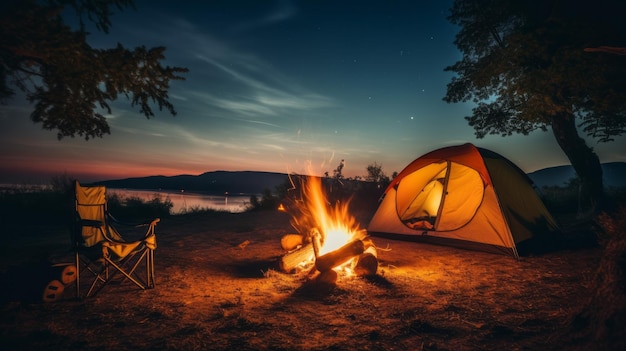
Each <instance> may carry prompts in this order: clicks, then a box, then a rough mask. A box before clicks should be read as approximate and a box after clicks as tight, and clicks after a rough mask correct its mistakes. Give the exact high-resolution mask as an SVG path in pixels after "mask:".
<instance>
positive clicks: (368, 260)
mask: <svg viewBox="0 0 626 351" xmlns="http://www.w3.org/2000/svg"><path fill="white" fill-rule="evenodd" d="M377 270H378V253H377V252H376V247H375V246H370V247H368V248H367V249H365V251H364V252H363V253H362V254H361V255H359V256H358V257H356V258H355V259H354V260H353V261H352V271H353V272H354V274H356V275H358V276H371V275H375V274H376V271H377Z"/></svg>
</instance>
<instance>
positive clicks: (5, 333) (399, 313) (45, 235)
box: [0, 211, 601, 351]
mask: <svg viewBox="0 0 626 351" xmlns="http://www.w3.org/2000/svg"><path fill="white" fill-rule="evenodd" d="M365 224H366V223H365ZM21 230H22V231H23V232H22V233H21V234H19V233H18V234H19V235H18V238H19V239H14V240H13V241H9V242H8V244H6V245H4V247H3V248H2V252H1V255H0V257H1V258H0V263H1V265H0V269H2V272H3V276H4V278H3V280H4V286H3V287H2V290H3V293H4V294H3V295H4V296H5V297H4V298H3V299H2V301H0V302H1V306H0V311H1V312H0V313H1V317H0V350H21V351H23V350H103V351H104V350H505V349H506V350H556V349H565V350H567V349H588V345H586V344H585V340H576V339H575V338H574V337H573V335H571V334H570V330H571V329H570V328H571V327H570V322H571V318H572V316H573V315H574V314H575V313H576V312H577V311H578V310H579V309H580V307H581V305H582V304H583V303H584V302H585V301H586V299H587V298H588V296H589V289H590V285H589V284H590V281H591V279H592V276H593V275H594V272H595V270H596V268H597V265H598V262H599V260H600V257H601V250H600V249H598V248H584V249H576V250H561V251H558V252H553V253H548V254H544V255H541V256H536V257H523V258H521V259H520V260H519V261H516V260H515V259H513V258H511V257H507V256H502V255H497V254H491V253H482V252H474V251H466V250H461V249H456V248H450V247H444V246H434V245H427V244H420V243H412V242H405V241H394V240H389V239H383V238H377V237H374V238H373V241H374V244H375V245H376V246H377V247H378V248H379V249H380V250H379V252H378V258H379V268H378V273H377V274H376V275H375V276H373V277H370V278H359V277H348V276H344V275H341V274H340V275H339V277H338V280H337V282H336V284H335V285H332V286H328V285H321V284H315V283H314V282H313V281H311V276H310V275H308V274H307V272H300V273H296V274H286V273H282V272H281V271H280V270H279V269H278V261H279V259H280V257H281V256H282V255H283V254H284V252H283V251H282V249H281V247H280V238H281V237H282V236H283V235H284V234H287V233H293V229H292V227H291V225H290V224H289V217H288V215H287V214H285V213H281V212H278V211H276V212H273V211H263V212H251V213H242V214H227V213H221V214H207V215H193V216H175V217H171V218H168V219H164V220H163V221H162V222H161V223H160V224H159V226H158V227H157V237H158V248H157V250H156V253H155V262H156V274H157V275H156V288H155V289H151V290H145V291H141V290H139V289H137V288H136V287H135V286H134V285H131V284H128V283H127V282H126V283H124V284H119V285H109V286H106V287H105V288H104V289H103V290H101V291H100V292H99V293H98V294H97V295H96V296H95V297H91V298H88V299H84V300H77V299H75V298H73V297H72V291H73V289H72V287H71V286H69V287H67V288H66V292H65V294H64V296H63V298H62V299H60V300H58V301H55V302H51V303H42V302H40V301H37V299H36V298H32V299H31V298H28V297H29V296H31V295H29V294H30V293H32V292H33V291H35V293H34V294H33V295H32V296H36V297H38V296H40V295H38V294H40V291H41V290H37V289H35V288H33V289H34V290H32V291H26V290H25V289H26V288H28V287H39V286H40V285H37V284H35V283H33V282H34V281H37V279H39V280H42V278H41V277H39V276H38V275H37V274H36V273H33V270H32V269H31V270H30V271H29V270H25V269H24V268H23V267H33V265H35V264H36V262H48V261H52V262H62V261H64V260H68V258H69V257H71V255H70V254H69V253H68V251H67V249H68V246H69V239H68V237H67V236H68V233H67V231H64V230H63V229H62V228H56V229H51V228H30V229H24V228H22V229H21ZM246 240H248V241H249V244H248V245H247V246H245V247H244V248H241V247H239V244H241V243H243V242H245V241H246ZM20 269H21V270H20ZM16 272H18V273H16ZM27 282H31V283H27ZM42 284H43V283H42Z"/></svg>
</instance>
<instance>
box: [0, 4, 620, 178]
mask: <svg viewBox="0 0 626 351" xmlns="http://www.w3.org/2000/svg"><path fill="white" fill-rule="evenodd" d="M451 3H452V1H449V0H446V1H440V0H431V1H412V0H407V1H362V0H361V1H328V0H321V1H295V0H294V1H287V0H286V1H252V0H250V1H238V0H237V1H236V0H219V1H206V2H197V3H196V2H193V3H192V5H189V4H187V3H186V2H173V1H170V2H166V1H148V0H145V1H143V0H138V1H136V2H135V4H136V7H137V10H136V11H135V10H126V11H125V12H122V13H119V14H116V15H115V16H113V18H112V23H113V26H112V29H111V31H110V33H109V34H108V35H104V34H100V33H94V34H93V35H91V36H90V37H89V42H90V44H92V45H93V46H102V47H113V46H115V45H116V44H117V42H120V43H122V44H123V45H124V46H126V47H128V48H132V47H135V46H138V45H146V46H148V47H153V46H166V47H167V51H166V53H165V54H166V56H167V62H166V63H167V64H169V65H172V66H183V67H187V68H189V69H190V71H189V73H187V74H186V78H187V80H186V81H183V82H174V83H173V85H172V88H171V90H170V97H171V101H172V102H173V103H174V106H175V108H176V110H177V111H178V115H177V116H171V115H169V114H168V113H166V112H162V113H158V114H157V116H156V117H155V118H153V119H150V120H147V119H146V118H145V117H144V116H143V115H141V114H140V113H139V112H138V109H135V110H132V109H131V108H130V104H129V102H128V101H126V100H123V99H121V100H119V101H118V102H116V103H114V104H113V105H112V107H113V111H112V114H111V115H108V116H107V118H108V121H109V123H110V126H111V134H110V135H106V136H105V137H104V138H102V139H96V140H89V141H85V140H84V139H81V138H75V139H72V138H64V139H63V140H61V141H58V140H57V138H56V131H44V130H42V129H41V126H40V125H36V124H33V123H32V122H31V121H30V119H29V114H30V112H31V107H30V106H29V105H28V104H26V103H25V102H24V100H23V99H20V98H16V99H14V100H12V101H10V103H9V104H8V105H4V106H0V183H36V182H47V181H49V180H50V178H51V177H52V176H54V175H61V174H67V175H69V176H72V177H77V178H78V179H79V180H81V181H95V180H105V179H117V178H126V177H137V176H150V175H168V176H169V175H178V174H194V175H195V174H201V173H203V172H206V171H215V170H229V171H238V170H254V171H271V172H283V173H288V172H296V173H307V165H308V164H309V163H310V164H311V168H312V171H313V172H314V173H315V174H317V175H322V174H323V173H324V172H326V171H328V172H329V173H330V174H332V170H333V169H334V168H336V167H337V165H338V164H339V162H340V161H341V159H345V163H346V165H345V168H344V171H343V174H344V175H345V176H347V177H353V176H357V175H358V176H364V175H366V173H367V172H366V167H367V165H369V164H372V163H374V162H377V163H378V164H380V165H382V167H383V171H385V172H386V173H387V174H388V175H391V173H393V172H394V171H398V172H399V171H401V170H402V169H403V168H404V166H406V165H407V164H408V163H409V162H411V161H412V160H414V159H415V158H417V157H418V156H420V155H422V154H424V153H426V152H428V151H431V150H433V149H436V148H440V147H444V146H449V145H456V144H460V143H465V142H472V143H474V144H475V145H477V146H480V147H485V148H488V149H491V150H493V151H496V152H498V153H500V154H502V155H504V156H505V157H507V158H509V159H511V160H512V161H514V162H515V163H517V164H518V165H519V166H520V167H521V168H522V169H523V170H525V171H526V172H531V171H534V170H537V169H540V168H544V167H549V166H555V165H562V164H568V161H567V159H566V157H565V156H564V154H563V153H562V152H561V150H560V149H559V148H558V146H557V144H556V142H555V141H554V138H553V137H552V134H551V133H550V132H548V133H542V132H536V133H534V134H532V135H530V136H526V137H524V136H514V137H508V138H502V137H487V138H485V139H476V138H475V136H474V131H473V129H472V128H470V127H469V126H468V125H467V123H466V121H465V120H464V119H463V117H464V116H467V115H469V114H470V110H471V105H469V104H447V103H445V102H444V101H442V98H443V96H444V95H445V91H446V84H447V83H448V82H449V81H450V78H451V74H450V73H446V72H444V71H443V69H444V67H446V66H448V65H451V64H453V63H454V62H456V61H457V60H458V59H459V58H460V53H459V52H458V51H457V50H456V48H455V46H454V45H453V43H452V42H453V39H454V35H455V33H456V30H457V29H456V28H455V27H453V26H452V25H451V24H450V23H449V22H448V21H447V20H446V17H447V10H448V8H449V7H450V5H451ZM589 145H590V146H592V147H594V149H595V150H596V151H597V153H598V154H599V156H600V159H601V161H602V162H613V161H626V152H625V150H626V138H625V137H620V138H618V140H616V142H613V143H609V144H597V143H596V142H595V141H590V144H589Z"/></svg>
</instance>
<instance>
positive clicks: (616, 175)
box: [528, 162, 626, 188]
mask: <svg viewBox="0 0 626 351" xmlns="http://www.w3.org/2000/svg"><path fill="white" fill-rule="evenodd" d="M602 173H603V175H604V186H607V187H626V162H609V163H603V164H602ZM528 176H529V177H530V179H532V180H533V182H535V185H537V187H539V188H542V187H544V186H564V185H565V184H566V183H567V182H568V181H569V180H570V179H572V178H576V173H575V172H574V168H572V166H570V165H566V166H557V167H549V168H544V169H540V170H538V171H535V172H531V173H528Z"/></svg>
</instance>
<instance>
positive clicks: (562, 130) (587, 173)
mask: <svg viewBox="0 0 626 351" xmlns="http://www.w3.org/2000/svg"><path fill="white" fill-rule="evenodd" d="M552 133H553V134H554V137H555V138H556V141H557V143H558V144H559V146H560V147H561V149H562V150H563V152H564V153H565V155H566V156H567V158H568V159H569V161H570V163H571V164H572V167H573V168H574V171H575V172H576V175H577V176H578V179H579V181H580V185H581V196H583V197H586V198H587V200H588V206H589V207H588V209H587V210H588V212H590V213H595V212H597V211H599V210H601V209H602V206H603V204H604V203H603V202H604V185H603V182H602V165H601V164H600V159H599V158H598V155H596V153H595V152H594V151H593V149H592V148H590V147H589V146H587V144H586V143H585V140H584V139H582V138H581V137H580V136H579V135H578V130H577V129H576V118H575V116H574V115H573V114H570V113H563V114H561V115H558V116H555V117H554V118H553V120H552ZM581 210H583V209H582V208H579V211H581ZM579 214H580V213H579Z"/></svg>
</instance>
